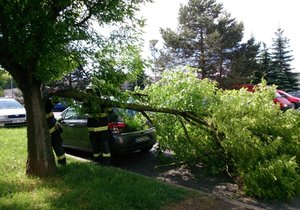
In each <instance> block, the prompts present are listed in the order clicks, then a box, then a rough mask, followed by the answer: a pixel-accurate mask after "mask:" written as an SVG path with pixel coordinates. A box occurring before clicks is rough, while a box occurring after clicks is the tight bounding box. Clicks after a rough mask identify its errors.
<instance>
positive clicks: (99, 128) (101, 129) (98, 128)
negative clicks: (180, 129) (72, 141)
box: [88, 125, 108, 132]
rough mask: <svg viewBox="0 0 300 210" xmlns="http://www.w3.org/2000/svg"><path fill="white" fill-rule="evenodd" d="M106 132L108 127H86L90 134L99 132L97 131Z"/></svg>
mask: <svg viewBox="0 0 300 210" xmlns="http://www.w3.org/2000/svg"><path fill="white" fill-rule="evenodd" d="M106 130H108V126H107V125H106V126H102V127H88V131H92V132H99V131H106Z"/></svg>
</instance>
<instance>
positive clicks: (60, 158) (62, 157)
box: [57, 154, 66, 160]
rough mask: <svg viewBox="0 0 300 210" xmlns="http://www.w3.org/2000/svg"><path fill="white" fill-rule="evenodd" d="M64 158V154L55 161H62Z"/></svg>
mask: <svg viewBox="0 0 300 210" xmlns="http://www.w3.org/2000/svg"><path fill="white" fill-rule="evenodd" d="M64 158H66V156H65V154H63V155H61V156H57V160H62V159H64Z"/></svg>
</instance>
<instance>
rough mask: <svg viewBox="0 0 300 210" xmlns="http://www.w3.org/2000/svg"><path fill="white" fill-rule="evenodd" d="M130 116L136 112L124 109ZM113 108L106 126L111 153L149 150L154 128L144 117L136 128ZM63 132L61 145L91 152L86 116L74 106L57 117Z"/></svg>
mask: <svg viewBox="0 0 300 210" xmlns="http://www.w3.org/2000/svg"><path fill="white" fill-rule="evenodd" d="M123 111H126V112H128V114H129V116H130V115H131V116H132V117H133V116H134V115H136V114H138V112H136V111H133V110H124V109H123ZM117 113H118V110H116V109H115V110H114V114H113V117H112V116H110V120H109V124H108V128H109V131H110V134H111V135H110V136H111V138H110V148H111V153H112V155H117V154H124V153H130V152H133V151H137V150H139V151H142V152H145V151H149V150H150V149H151V148H152V147H153V145H154V144H155V143H156V130H155V128H154V127H153V126H152V125H151V123H150V122H149V121H148V120H147V119H146V118H145V117H144V119H143V121H144V122H143V124H139V125H138V128H136V127H134V126H131V125H129V124H127V123H126V120H124V119H122V118H121V117H120V116H119V115H118V114H117ZM58 121H59V122H60V124H61V126H62V128H63V133H62V134H61V135H62V138H63V146H64V147H66V148H72V149H77V150H82V151H87V152H92V147H91V144H90V141H89V132H88V130H87V117H86V116H85V115H80V114H78V112H76V111H75V109H74V108H70V107H69V108H67V109H66V110H65V111H63V112H62V113H61V115H60V117H58Z"/></svg>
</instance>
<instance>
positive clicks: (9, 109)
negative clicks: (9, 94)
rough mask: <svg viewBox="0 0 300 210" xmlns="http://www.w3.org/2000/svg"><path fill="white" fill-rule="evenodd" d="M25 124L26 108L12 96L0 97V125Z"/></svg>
mask: <svg viewBox="0 0 300 210" xmlns="http://www.w3.org/2000/svg"><path fill="white" fill-rule="evenodd" d="M22 125H26V110H25V108H24V107H23V106H22V104H20V103H19V102H18V101H16V100H15V99H12V98H0V126H1V127H3V126H5V127H9V126H22Z"/></svg>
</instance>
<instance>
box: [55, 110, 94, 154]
mask: <svg viewBox="0 0 300 210" xmlns="http://www.w3.org/2000/svg"><path fill="white" fill-rule="evenodd" d="M60 123H61V125H62V127H63V133H62V138H63V142H64V145H65V146H67V147H71V148H77V149H81V150H84V151H90V148H91V146H90V141H89V133H88V130H87V127H86V125H87V119H86V118H85V117H84V116H79V115H78V114H77V113H76V111H75V109H72V108H69V109H67V110H65V112H63V114H62V117H61V119H60Z"/></svg>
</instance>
